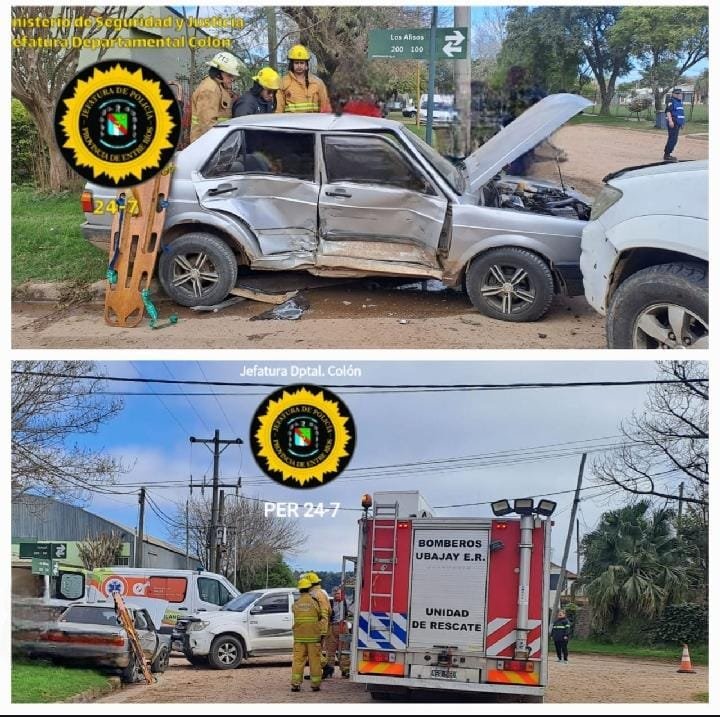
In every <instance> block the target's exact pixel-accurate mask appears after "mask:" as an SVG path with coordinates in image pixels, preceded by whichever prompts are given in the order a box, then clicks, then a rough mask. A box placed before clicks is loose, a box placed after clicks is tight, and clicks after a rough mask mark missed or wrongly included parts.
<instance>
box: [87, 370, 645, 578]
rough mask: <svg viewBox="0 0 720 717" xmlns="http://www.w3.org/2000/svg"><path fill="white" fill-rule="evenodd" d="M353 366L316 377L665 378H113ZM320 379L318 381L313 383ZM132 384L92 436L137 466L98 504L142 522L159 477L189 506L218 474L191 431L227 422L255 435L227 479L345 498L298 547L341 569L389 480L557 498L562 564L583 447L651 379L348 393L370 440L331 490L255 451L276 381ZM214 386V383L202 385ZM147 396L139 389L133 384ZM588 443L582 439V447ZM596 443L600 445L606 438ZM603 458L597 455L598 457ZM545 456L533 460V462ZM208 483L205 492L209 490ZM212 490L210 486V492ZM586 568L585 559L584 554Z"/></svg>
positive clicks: (541, 373)
mask: <svg viewBox="0 0 720 717" xmlns="http://www.w3.org/2000/svg"><path fill="white" fill-rule="evenodd" d="M348 363H351V364H352V366H354V367H356V368H359V369H360V370H361V371H362V376H361V377H358V378H342V379H333V378H329V377H326V378H324V379H319V380H318V379H314V382H315V383H318V384H321V385H326V386H329V385H331V384H332V383H348V384H357V383H362V384H382V385H388V386H393V385H397V384H443V385H446V384H455V383H462V384H465V383H487V382H491V383H492V382H500V383H505V382H517V381H567V380H620V379H638V378H652V377H654V376H655V373H656V369H655V364H654V363H652V362H649V361H635V362H617V361H603V362H599V361H598V362H592V361H583V362H571V361H567V362H565V361H560V362H545V361H533V362H528V361H504V362H495V361H487V362H474V363H471V362H425V361H421V362H408V361H403V362H393V361H386V362H357V361H354V362H346V361H333V362H325V361H323V362H308V361H300V362H296V363H292V364H291V363H289V362H253V363H250V362H226V361H205V362H200V363H198V362H186V361H174V362H154V361H135V362H132V363H128V362H112V363H110V362H108V363H106V364H104V366H105V369H106V371H107V373H108V374H109V375H113V376H130V377H137V376H138V375H141V376H142V377H144V378H164V379H168V378H187V379H194V380H203V378H204V377H207V379H209V380H223V381H237V380H245V381H251V382H253V383H258V382H270V383H280V384H288V383H296V382H297V381H298V377H290V378H286V379H283V378H245V379H244V378H242V377H241V373H242V371H243V367H244V366H247V365H251V366H252V365H256V364H257V365H260V366H262V367H271V368H272V367H284V368H286V369H287V370H288V371H290V370H291V369H292V366H296V367H298V368H300V369H303V368H308V367H313V366H316V365H321V366H323V367H324V368H325V369H327V367H328V366H330V365H335V366H338V365H339V366H345V365H347V364H348ZM310 382H311V383H312V382H313V380H310ZM109 388H110V389H111V390H117V391H120V392H123V393H124V394H126V395H125V408H124V410H123V411H122V413H121V414H120V415H119V416H117V417H116V418H115V419H114V420H112V421H111V422H109V423H108V424H107V425H105V426H103V427H102V429H101V430H100V432H99V433H98V434H97V435H94V436H91V437H88V438H84V440H82V441H81V442H83V443H85V444H86V445H92V446H94V447H103V448H104V449H106V450H107V451H109V452H111V453H112V454H113V455H115V456H116V457H118V458H121V459H122V460H123V461H124V462H125V463H126V464H127V465H128V467H129V468H130V471H129V472H128V473H127V474H126V475H124V476H123V477H122V478H121V481H120V483H119V484H118V485H117V486H115V488H114V490H116V491H118V493H117V494H113V495H99V494H97V495H94V496H93V498H92V500H91V502H90V503H89V504H88V505H87V509H88V510H90V511H91V512H94V513H97V514H99V515H102V516H103V517H106V518H109V519H111V520H116V521H118V522H120V523H123V524H125V525H127V526H130V527H134V526H135V525H136V523H137V505H138V504H137V495H138V493H137V491H138V488H139V486H140V485H145V486H146V487H147V490H148V493H149V495H150V496H151V498H152V499H153V501H154V502H156V503H157V505H158V506H159V507H160V508H161V510H162V511H163V512H165V513H169V514H172V513H174V512H175V510H176V506H179V505H184V501H185V500H186V498H187V497H188V496H189V488H188V486H189V483H190V476H191V475H192V478H193V482H194V483H196V484H197V483H201V482H202V480H203V476H205V479H206V481H207V482H208V483H209V482H210V481H211V478H212V455H211V453H210V451H209V450H208V449H207V448H206V447H205V446H203V445H200V444H195V445H194V446H192V447H191V444H190V442H189V437H190V436H191V435H194V436H196V437H198V438H210V437H212V435H213V431H214V430H215V429H216V428H217V429H219V430H220V433H221V437H222V438H235V437H240V438H242V440H243V441H244V443H245V445H244V446H242V447H237V446H231V447H229V448H228V449H227V450H226V451H225V453H224V454H223V456H222V459H221V480H222V482H225V483H231V484H233V485H234V484H236V483H237V481H238V478H239V477H242V492H243V494H244V495H246V496H251V497H255V498H258V499H267V500H271V501H298V502H301V503H302V502H305V501H312V502H315V503H317V502H321V501H322V502H324V503H325V504H327V503H329V502H333V501H337V502H339V503H340V504H341V506H342V510H341V511H339V513H338V515H337V516H336V517H335V518H329V517H325V518H323V519H315V520H304V521H302V524H301V528H302V529H303V531H304V532H306V533H307V534H308V536H309V540H308V543H307V546H306V549H305V550H304V552H303V553H302V554H298V555H290V556H288V562H290V564H291V565H293V566H295V567H307V566H308V565H312V566H315V569H339V566H340V557H341V556H342V555H343V554H353V553H354V544H355V531H356V527H355V524H356V520H357V517H358V516H359V510H358V508H359V500H360V496H361V494H362V493H364V492H373V491H376V490H419V491H420V492H421V493H422V494H423V495H424V496H425V497H426V498H427V499H428V501H429V502H430V504H431V505H433V506H443V505H450V504H455V503H470V502H482V501H490V500H496V499H498V498H502V497H507V498H514V497H523V496H526V495H549V494H557V495H556V497H555V498H554V499H555V500H557V501H558V511H557V514H556V517H555V521H556V530H555V537H554V539H553V546H554V547H553V559H554V560H556V561H559V560H560V558H561V555H562V542H563V540H564V535H565V531H566V529H567V522H568V516H569V510H570V505H571V501H572V490H573V489H574V487H575V482H576V478H577V470H578V465H579V460H580V453H581V452H582V446H583V445H590V443H592V445H596V443H597V441H598V440H599V439H602V440H600V443H603V442H606V440H615V439H614V438H612V439H607V438H606V437H612V436H617V435H618V433H619V430H618V427H619V423H620V421H621V420H622V419H623V418H627V417H628V416H629V415H630V413H631V412H632V411H633V410H641V409H642V405H643V401H644V397H645V395H646V389H645V388H644V387H625V388H574V389H569V388H563V389H551V390H544V391H541V390H522V391H512V392H458V391H442V392H439V393H438V392H435V393H427V392H424V393H409V394H407V393H406V394H399V393H377V392H376V393H370V394H368V393H357V392H353V391H352V390H346V389H339V390H338V394H339V395H340V396H341V397H342V398H343V399H344V400H345V402H346V403H347V405H348V407H349V409H350V411H351V412H352V414H353V417H354V420H355V422H356V425H357V432H358V440H357V449H356V451H355V454H354V456H353V459H352V462H351V464H350V466H349V467H348V471H346V472H345V473H344V474H343V475H341V476H340V477H338V478H337V479H336V480H334V481H333V482H331V483H329V484H328V485H326V486H321V487H319V488H316V489H313V490H303V491H300V490H297V489H292V488H290V487H286V486H281V485H278V484H277V483H275V482H273V481H271V480H270V479H269V478H267V477H265V476H264V474H263V473H262V472H261V471H260V469H259V468H258V467H257V465H256V464H255V461H254V459H253V457H252V455H251V453H250V451H249V448H248V446H249V436H248V430H249V424H250V421H251V418H252V415H253V413H254V412H255V410H256V409H257V407H258V405H259V404H260V402H261V401H262V399H263V398H264V397H265V396H266V395H268V394H269V393H271V392H272V391H273V390H274V389H272V388H269V387H252V388H243V389H214V392H215V393H216V394H219V393H225V392H228V391H229V392H231V393H233V394H235V395H232V396H228V395H223V396H220V395H215V396H213V395H206V396H202V397H197V396H196V397H194V398H192V399H190V398H188V397H185V396H182V395H181V396H167V395H166V396H165V397H163V398H162V400H161V399H160V398H158V396H157V395H156V394H157V393H162V392H170V391H180V392H184V393H189V392H191V391H193V390H195V389H192V388H189V387H177V386H164V387H162V386H158V385H154V386H151V385H149V384H146V385H144V386H143V385H137V384H117V383H113V384H110V386H109ZM200 390H203V391H205V392H206V393H207V392H208V390H207V389H200ZM137 393H139V394H141V395H134V394H137ZM576 442H577V443H576ZM593 442H594V443H593ZM556 444H572V445H569V446H566V447H564V448H563V449H562V452H563V453H564V455H559V454H556V455H553V456H552V457H549V458H544V459H542V460H540V458H541V453H542V451H543V450H544V449H542V450H541V449H540V448H538V447H540V446H551V445H553V446H554V445H556ZM499 451H509V452H511V453H512V454H513V455H514V456H515V457H514V458H513V460H512V461H509V460H506V459H502V460H498V459H493V458H492V457H490V458H486V459H484V460H483V461H482V463H483V465H481V464H480V463H477V462H476V463H474V464H473V465H472V466H471V467H464V468H463V469H462V470H449V469H448V464H446V466H445V467H444V468H443V470H438V471H433V472H428V470H427V468H426V466H425V463H426V462H427V461H433V460H443V459H449V458H457V457H466V456H479V455H481V456H486V457H487V456H488V454H496V453H497V452H499ZM592 455H595V454H591V456H592ZM530 459H532V460H530ZM403 463H415V464H417V466H416V468H415V469H412V470H411V471H409V472H398V471H394V470H389V471H384V472H383V473H382V474H381V475H379V474H378V473H379V472H378V471H367V470H364V469H367V468H368V467H371V466H386V465H396V464H403ZM589 468H590V466H589V465H588V470H587V471H586V476H588V478H587V480H588V485H589V475H590V470H589ZM196 490H197V489H196ZM206 495H209V492H208V493H206ZM623 497H624V496H622V495H616V494H608V493H607V491H606V490H603V489H602V488H599V489H593V490H588V491H587V492H586V493H585V494H584V500H583V502H582V504H581V509H580V514H579V517H580V520H581V527H582V530H583V531H585V530H590V529H592V528H593V526H594V525H595V523H596V521H597V519H598V518H599V516H600V514H601V513H602V512H603V511H604V510H607V509H608V507H611V506H612V505H613V503H615V502H617V501H619V500H621V499H622V498H623ZM488 513H489V509H488V507H487V506H472V507H467V508H463V509H443V510H440V511H439V514H440V515H453V516H462V515H478V516H480V515H488ZM145 530H146V532H147V533H149V534H151V535H154V536H156V537H159V538H162V539H165V540H167V539H168V535H167V532H166V530H165V525H164V521H163V520H162V519H161V518H159V517H158V516H157V515H155V514H154V513H153V511H152V510H150V509H148V510H147V511H146V527H145ZM571 563H572V564H574V559H573V560H572V561H571Z"/></svg>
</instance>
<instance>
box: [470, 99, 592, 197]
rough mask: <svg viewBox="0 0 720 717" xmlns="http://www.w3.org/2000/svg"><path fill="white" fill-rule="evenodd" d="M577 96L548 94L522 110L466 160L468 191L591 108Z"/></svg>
mask: <svg viewBox="0 0 720 717" xmlns="http://www.w3.org/2000/svg"><path fill="white" fill-rule="evenodd" d="M591 104H592V102H590V100H586V99H585V98H584V97H580V95H572V94H559V95H550V96H548V97H545V98H543V99H542V100H540V102H537V103H536V104H534V105H533V106H532V107H529V108H528V109H526V110H525V112H523V113H522V114H521V115H520V116H519V117H518V118H517V119H515V120H513V121H512V122H511V123H510V124H509V125H508V126H507V127H503V128H502V129H501V130H500V131H499V132H498V133H497V134H496V135H495V136H494V137H492V138H491V139H490V140H488V141H487V142H485V144H484V145H483V146H482V147H480V148H479V149H477V150H475V151H474V152H473V153H472V154H471V155H470V156H469V157H467V158H466V159H465V169H466V172H467V179H468V190H469V191H471V192H476V191H477V190H478V189H480V187H482V186H483V185H484V184H485V183H486V182H487V181H488V180H490V179H491V178H492V177H494V176H495V175H496V174H497V173H498V172H499V171H500V170H501V169H502V168H503V167H504V166H505V165H506V164H509V163H510V162H512V161H513V160H515V159H517V158H518V157H520V156H521V155H522V154H524V153H525V152H527V151H528V150H530V149H532V148H533V147H535V146H536V145H537V144H539V143H540V142H542V141H543V140H544V139H546V138H547V137H549V136H550V135H551V134H552V133H553V132H555V130H557V129H559V128H560V127H561V126H562V125H564V124H565V122H567V121H568V120H569V119H570V118H571V117H573V116H575V115H576V114H577V113H578V112H580V111H581V110H582V109H584V108H585V107H588V106H589V105H591Z"/></svg>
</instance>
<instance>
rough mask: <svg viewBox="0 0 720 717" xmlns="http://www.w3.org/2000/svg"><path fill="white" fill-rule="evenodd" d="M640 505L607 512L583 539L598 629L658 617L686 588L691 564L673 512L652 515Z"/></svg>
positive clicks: (584, 574)
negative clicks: (682, 550) (686, 555)
mask: <svg viewBox="0 0 720 717" xmlns="http://www.w3.org/2000/svg"><path fill="white" fill-rule="evenodd" d="M649 510H650V501H648V500H641V501H638V502H637V503H633V504H631V505H626V506H625V507H623V508H620V509H618V510H613V511H610V512H608V513H604V514H603V515H602V517H601V519H600V523H599V525H598V527H597V528H596V529H595V530H593V531H592V532H590V533H587V534H586V535H585V537H584V538H583V540H582V549H581V550H582V554H583V567H582V570H581V573H580V578H579V581H578V582H579V583H580V584H582V585H584V586H585V590H586V592H587V595H588V598H589V600H590V605H591V608H592V620H593V625H594V627H595V628H596V629H605V628H607V627H609V626H610V625H613V624H616V623H618V622H620V621H621V620H622V619H623V618H627V617H633V616H636V617H641V618H654V617H657V616H658V615H660V613H661V612H662V611H663V609H664V608H665V606H666V605H669V604H671V603H672V602H675V601H679V600H682V599H683V597H684V596H685V594H686V592H687V589H688V561H687V560H686V559H685V556H684V555H683V553H682V552H681V550H680V549H679V547H678V541H677V538H676V535H675V530H674V528H673V518H674V516H675V513H674V511H672V510H670V509H667V508H661V509H659V510H656V511H654V512H652V513H650V512H649Z"/></svg>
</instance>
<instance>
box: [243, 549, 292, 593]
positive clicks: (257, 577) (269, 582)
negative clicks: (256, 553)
mask: <svg viewBox="0 0 720 717" xmlns="http://www.w3.org/2000/svg"><path fill="white" fill-rule="evenodd" d="M296 582H297V581H296V580H295V576H294V575H293V571H292V569H291V568H290V566H289V565H288V564H287V563H286V562H285V561H284V560H283V557H282V555H280V553H277V554H275V555H273V556H272V558H270V560H268V561H267V562H266V564H265V567H262V566H258V568H257V569H256V570H254V571H248V574H247V576H246V577H245V579H244V580H243V584H242V588H241V589H242V590H243V591H245V590H260V589H263V588H290V587H295V583H296Z"/></svg>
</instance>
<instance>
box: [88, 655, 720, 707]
mask: <svg viewBox="0 0 720 717" xmlns="http://www.w3.org/2000/svg"><path fill="white" fill-rule="evenodd" d="M170 664H171V666H170V669H169V670H168V672H166V673H165V674H164V675H162V676H161V678H160V680H159V681H158V682H157V684H154V685H150V686H143V685H133V686H130V687H125V688H124V689H123V690H122V691H120V692H115V693H113V694H111V695H109V696H108V697H104V698H102V699H100V700H98V702H101V703H120V702H122V703H163V702H165V703H167V702H172V703H199V702H202V703H207V702H219V703H242V702H261V703H279V702H295V703H308V702H320V703H328V702H332V703H336V702H355V703H357V702H369V701H370V699H371V698H370V694H369V693H368V692H366V691H365V689H364V687H363V686H362V685H359V684H355V683H353V682H350V681H348V680H344V679H342V678H340V677H338V676H336V677H334V678H332V679H331V680H326V681H325V682H323V686H322V691H321V692H318V693H314V692H311V691H310V688H309V687H308V684H309V683H307V682H305V685H304V688H303V690H302V692H300V693H299V694H295V693H291V692H290V687H289V680H290V663H289V661H287V662H283V661H278V660H277V659H272V660H271V659H258V660H253V661H252V662H251V663H249V664H248V665H247V666H245V667H243V668H241V669H240V670H233V671H227V672H225V671H223V672H220V671H216V670H209V669H206V668H196V667H191V666H190V665H189V664H188V663H187V662H186V661H185V660H184V659H183V658H173V659H172V660H171V663H170ZM549 668H550V680H549V681H550V686H549V687H548V689H547V691H546V694H545V702H550V703H561V702H565V703H621V702H637V703H643V702H653V703H668V702H670V703H675V702H694V701H697V699H698V695H699V694H700V693H702V692H707V691H708V671H707V668H706V667H696V668H695V669H696V670H697V674H694V675H686V674H678V673H677V672H676V670H677V665H676V664H671V663H667V662H655V661H644V660H628V659H622V658H612V657H600V656H597V657H596V656H590V655H571V656H570V662H569V663H568V664H559V663H557V662H553V661H551V662H550V663H549ZM589 676H591V679H588V678H589ZM451 697H452V696H451ZM431 698H432V701H448V699H449V698H448V696H447V694H445V693H443V695H435V696H431ZM455 699H456V701H469V700H466V698H465V696H462V697H461V696H455ZM486 700H487V698H477V701H486ZM413 701H416V699H415V698H414V699H413ZM417 701H430V700H429V699H428V698H427V696H425V695H423V696H418V698H417Z"/></svg>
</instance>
